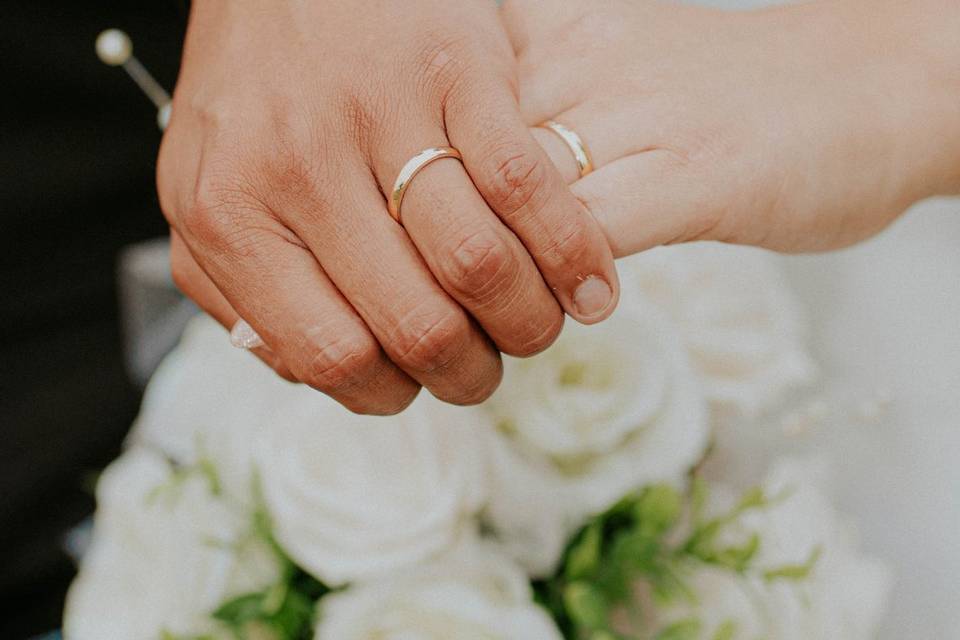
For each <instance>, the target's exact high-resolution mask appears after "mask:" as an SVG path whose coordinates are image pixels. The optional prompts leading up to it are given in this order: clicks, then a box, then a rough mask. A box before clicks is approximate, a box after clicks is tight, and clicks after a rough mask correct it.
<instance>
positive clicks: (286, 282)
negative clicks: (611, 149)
mask: <svg viewBox="0 0 960 640" xmlns="http://www.w3.org/2000/svg"><path fill="white" fill-rule="evenodd" d="M514 74H515V67H514V58H513V52H512V50H511V48H510V44H509V42H508V40H507V38H506V34H505V33H504V32H503V28H502V26H501V24H500V21H499V18H498V16H497V9H496V7H495V5H494V4H493V3H492V2H489V1H488V0H469V1H465V2H457V3H450V2H446V1H443V0H422V1H420V2H417V3H409V2H404V1H402V0H368V1H366V2H357V1H356V0H330V1H326V2H322V3H320V2H311V3H301V2H293V1H290V0H285V1H279V0H278V1H277V2H272V3H270V4H269V7H266V5H263V4H262V3H258V2H255V1H254V0H197V1H196V2H194V3H193V10H192V15H191V21H190V27H189V30H188V33H187V39H186V45H185V47H184V54H183V65H182V72H181V77H180V79H179V82H178V85H177V90H176V93H175V96H174V103H173V117H172V119H171V122H170V125H169V128H168V130H167V132H166V135H165V137H164V141H163V145H162V148H161V151H160V158H159V166H158V187H159V193H160V200H161V206H162V208H163V210H164V212H165V215H166V216H167V218H168V220H169V222H170V225H171V227H172V239H173V255H172V262H173V270H174V276H175V280H176V281H177V283H178V284H179V286H180V287H181V288H182V289H183V290H184V291H185V292H186V293H187V294H188V295H190V296H191V297H193V298H194V299H196V300H197V302H198V303H199V304H200V305H201V306H202V307H204V308H205V309H206V310H207V311H208V312H210V313H211V314H212V315H213V316H214V317H216V318H217V319H218V320H219V321H220V322H222V323H223V324H224V325H226V326H227V327H230V326H232V325H233V324H234V323H235V322H236V321H237V320H238V319H239V318H241V317H242V318H243V319H244V320H246V321H247V322H249V323H250V325H252V327H253V328H254V329H255V330H256V332H257V333H258V334H259V335H260V336H261V337H262V338H263V340H264V342H265V343H266V346H265V347H264V348H261V349H258V350H257V352H258V354H259V355H260V356H261V357H262V358H263V359H264V360H266V361H267V362H268V363H270V364H271V365H272V366H274V367H275V368H276V369H277V370H278V371H279V372H280V373H281V374H283V375H285V376H286V377H288V378H291V379H298V380H301V381H303V382H306V383H308V384H310V385H312V386H314V387H316V388H317V389H320V390H322V391H324V392H327V393H329V394H330V395H332V396H333V397H334V398H336V399H337V400H339V401H340V402H342V403H343V404H345V405H346V406H347V407H349V408H350V409H353V410H355V411H359V412H366V413H393V412H396V411H399V410H400V409H402V408H403V407H404V406H406V405H407V404H408V403H409V402H410V401H411V400H412V399H413V397H414V396H415V395H416V393H417V391H418V389H419V386H420V385H424V386H426V387H428V388H429V389H430V391H432V392H433V393H434V394H435V395H436V396H438V397H439V398H441V399H443V400H447V401H449V402H453V403H474V402H478V401H480V400H482V399H484V398H486V397H487V396H488V395H489V394H490V393H491V392H492V391H493V389H494V388H495V387H496V385H497V384H498V382H499V378H500V375H501V364H500V360H499V352H498V349H499V350H502V351H504V352H506V353H510V354H515V355H529V354H532V353H535V352H537V351H539V350H541V349H543V348H545V347H546V346H548V345H549V344H550V343H551V342H552V341H553V340H554V338H555V337H556V336H557V334H558V332H559V331H560V329H561V326H562V323H563V312H562V309H565V310H566V311H567V312H568V313H570V314H571V315H572V316H573V317H575V318H576V319H578V320H580V321H582V322H596V321H599V320H601V319H603V318H604V317H606V316H607V315H608V314H609V313H610V312H611V311H612V310H613V307H614V306H615V305H616V298H617V291H618V288H617V287H618V285H617V280H616V274H615V270H614V267H613V258H612V255H611V253H610V249H609V246H608V244H607V242H606V241H605V239H604V236H603V233H602V230H601V229H600V227H599V226H598V225H597V223H596V222H595V221H594V220H593V218H591V217H590V216H589V215H588V213H587V212H586V210H585V209H584V208H583V207H582V205H581V204H580V203H579V202H578V201H577V200H576V199H575V198H574V197H573V195H572V194H571V193H570V191H569V189H568V188H567V187H566V185H565V184H564V181H563V178H562V176H561V175H560V174H559V173H558V172H557V171H556V169H555V168H554V167H553V165H552V164H551V163H550V162H549V160H548V159H547V157H546V155H544V153H543V151H542V150H541V149H540V147H539V146H538V145H537V144H536V142H535V141H534V139H533V138H532V137H531V136H530V134H529V132H528V131H527V128H526V126H525V124H524V122H523V120H522V118H521V116H520V111H519V107H518V104H517V101H516V98H515V86H516V79H515V75H514ZM447 145H450V146H453V147H456V148H457V149H459V150H460V152H461V153H462V155H463V163H462V164H461V163H459V162H457V161H455V160H450V159H447V160H440V161H438V162H435V163H433V164H431V165H430V166H429V167H427V168H426V169H425V170H424V171H423V172H422V173H421V174H420V175H419V176H418V177H417V178H416V179H415V180H414V181H413V182H412V183H411V186H410V188H409V190H408V191H407V194H406V198H405V200H404V203H403V212H402V213H403V218H402V221H403V227H401V226H400V225H398V224H397V223H396V222H394V221H393V219H392V218H391V217H390V216H389V215H388V212H387V207H386V204H385V199H384V195H383V194H384V193H386V194H389V193H390V192H391V191H392V188H393V184H394V181H395V179H396V177H397V174H398V173H399V171H400V169H401V167H403V165H404V164H405V163H406V162H407V161H408V160H409V159H410V158H411V157H412V156H413V155H415V154H416V153H418V152H420V151H421V150H423V149H425V148H427V147H431V146H447ZM558 301H559V304H558ZM561 307H562V309H561Z"/></svg>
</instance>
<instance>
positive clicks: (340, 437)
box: [257, 392, 486, 585]
mask: <svg viewBox="0 0 960 640" xmlns="http://www.w3.org/2000/svg"><path fill="white" fill-rule="evenodd" d="M463 415H464V414H463V413H462V412H461V411H458V408H457V407H452V406H450V405H446V404H444V403H442V402H440V401H439V400H436V399H434V398H433V397H431V396H429V395H428V394H423V395H421V396H420V398H418V399H417V401H415V402H414V404H413V405H412V406H411V407H409V408H408V409H407V410H406V411H404V412H403V413H401V414H400V415H397V416H393V417H390V418H377V417H371V416H359V415H356V414H353V413H350V412H349V411H347V410H346V409H344V408H343V407H341V406H340V405H339V404H337V403H336V402H335V401H333V400H331V399H329V398H326V397H325V396H322V395H321V394H318V393H315V392H311V393H309V394H307V395H304V396H302V397H301V398H299V401H298V402H297V403H295V404H293V405H291V406H289V407H287V409H286V410H285V411H284V412H283V414H282V416H280V417H278V418H277V420H278V422H277V424H276V425H275V426H274V428H271V429H270V430H268V431H264V432H262V434H261V435H262V437H261V438H260V440H259V442H258V444H257V449H258V468H259V474H260V478H261V481H262V486H263V494H264V499H265V501H266V506H267V508H268V511H269V512H270V514H271V516H272V518H273V523H274V532H275V535H276V537H277V539H278V540H279V541H280V543H281V544H282V545H283V547H284V549H285V550H286V551H287V552H288V553H289V554H290V556H291V557H292V558H293V559H294V560H295V561H297V563H298V564H299V565H301V566H302V567H303V568H305V569H306V570H307V571H309V572H311V573H312V574H314V575H315V576H317V577H318V578H320V579H321V580H323V581H325V582H327V583H328V584H330V585H339V584H342V583H344V582H350V581H354V580H358V579H362V578H368V577H370V576H373V575H376V574H378V573H384V572H387V571H390V570H393V569H396V568H398V567H401V566H404V565H411V564H414V563H417V562H420V561H423V560H425V559H427V558H428V557H430V556H432V555H434V554H437V553H439V552H441V551H443V550H445V549H446V548H448V547H449V546H450V545H452V544H453V543H454V542H455V541H456V540H457V539H458V537H459V536H460V534H461V533H462V532H463V531H464V530H466V529H469V527H471V526H472V522H473V518H474V516H475V514H476V512H477V511H478V510H479V509H480V506H481V504H482V501H483V499H484V498H485V496H486V486H485V484H484V482H483V480H484V477H483V473H482V464H481V459H480V455H479V444H478V438H477V434H476V431H475V430H474V429H472V428H470V427H471V425H469V424H460V422H461V421H462V416H463Z"/></svg>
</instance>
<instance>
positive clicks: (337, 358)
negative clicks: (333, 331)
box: [301, 336, 380, 394]
mask: <svg viewBox="0 0 960 640" xmlns="http://www.w3.org/2000/svg"><path fill="white" fill-rule="evenodd" d="M379 351H380V350H379V347H378V346H377V345H376V344H375V343H374V341H373V339H372V338H366V337H361V336H351V337H341V338H339V339H337V340H333V341H331V342H325V343H321V344H318V345H316V346H315V347H314V351H313V354H312V356H311V357H310V361H309V363H308V368H307V372H306V374H305V375H304V376H302V377H301V379H302V380H303V381H304V382H306V383H307V384H308V385H310V386H311V387H313V388H315V389H318V390H320V391H323V392H324V393H329V394H336V393H343V392H346V391H349V390H351V389H354V388H357V387H360V386H363V384H364V383H365V382H366V381H367V380H368V379H369V378H370V377H372V376H373V375H374V374H375V370H376V368H377V366H378V363H379V358H380V353H379Z"/></svg>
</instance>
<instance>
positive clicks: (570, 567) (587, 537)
mask: <svg viewBox="0 0 960 640" xmlns="http://www.w3.org/2000/svg"><path fill="white" fill-rule="evenodd" d="M602 543H603V523H602V522H600V521H599V520H595V521H594V522H593V523H591V524H590V525H589V526H588V527H587V528H586V529H585V530H584V532H583V535H582V536H581V537H580V539H579V540H578V541H577V542H576V543H575V544H574V545H573V546H572V547H571V548H570V550H569V551H568V552H567V563H566V565H565V567H564V577H565V578H566V579H567V580H570V581H574V580H580V579H582V578H587V577H589V576H592V575H594V574H595V573H596V571H597V567H598V566H599V564H600V551H601V545H602Z"/></svg>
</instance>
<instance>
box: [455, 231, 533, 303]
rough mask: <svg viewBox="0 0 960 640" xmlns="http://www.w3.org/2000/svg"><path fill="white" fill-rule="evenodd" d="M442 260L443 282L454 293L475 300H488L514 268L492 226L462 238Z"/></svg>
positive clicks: (499, 289) (512, 257) (493, 295)
mask: <svg viewBox="0 0 960 640" xmlns="http://www.w3.org/2000/svg"><path fill="white" fill-rule="evenodd" d="M447 255H448V256H449V258H448V259H447V260H446V261H445V263H444V271H445V273H444V279H445V280H446V284H447V285H448V286H449V287H450V288H451V289H453V290H454V291H455V292H456V293H457V294H459V295H461V296H463V297H466V298H469V299H472V300H476V301H483V300H488V299H490V298H491V297H495V296H496V295H497V294H498V293H500V292H501V291H502V290H503V287H504V283H505V282H508V281H509V280H511V279H512V278H511V274H513V273H516V269H513V268H511V267H512V266H514V264H515V262H516V261H515V259H514V256H513V254H512V253H511V251H510V249H509V247H508V246H507V244H506V243H505V242H504V241H503V240H502V239H501V238H500V237H498V234H497V233H496V232H494V231H493V230H491V229H483V230H481V231H477V232H474V233H471V234H469V235H467V236H466V237H464V238H462V239H461V240H460V241H459V242H458V243H457V244H456V246H455V247H454V248H453V250H452V251H450V252H448V254H447Z"/></svg>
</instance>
